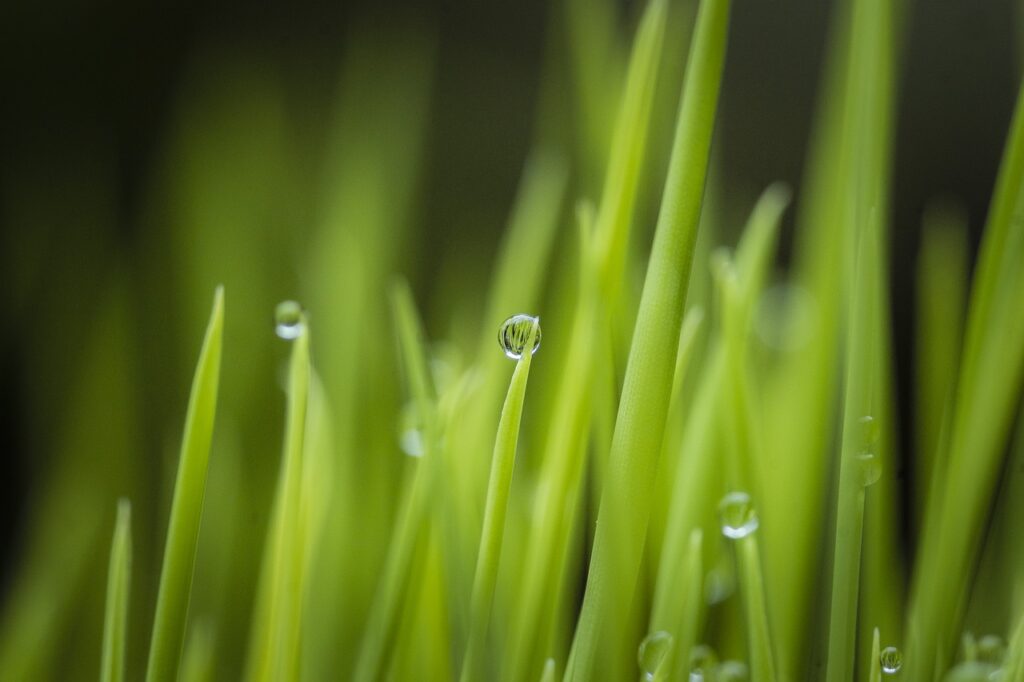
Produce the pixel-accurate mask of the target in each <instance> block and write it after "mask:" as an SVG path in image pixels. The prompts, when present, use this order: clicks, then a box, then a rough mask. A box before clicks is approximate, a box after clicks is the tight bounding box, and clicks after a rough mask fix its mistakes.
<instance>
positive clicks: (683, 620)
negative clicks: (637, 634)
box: [669, 528, 704, 680]
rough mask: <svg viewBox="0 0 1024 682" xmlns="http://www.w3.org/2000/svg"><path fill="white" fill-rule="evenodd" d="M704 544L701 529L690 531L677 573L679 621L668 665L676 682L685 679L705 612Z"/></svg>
mask: <svg viewBox="0 0 1024 682" xmlns="http://www.w3.org/2000/svg"><path fill="white" fill-rule="evenodd" d="M703 542H704V533H703V532H702V531H701V529H700V528H694V529H693V530H692V531H691V532H690V542H689V545H688V547H687V552H686V559H685V560H684V563H683V567H682V570H681V571H680V574H679V584H680V585H681V586H682V592H681V594H682V598H681V599H680V603H681V608H680V609H679V613H680V619H679V624H678V626H677V628H676V630H675V632H677V633H678V634H677V635H676V636H675V644H676V645H675V647H674V649H673V652H674V653H673V656H672V658H671V659H670V662H669V665H670V666H671V665H673V660H672V659H674V667H675V677H674V678H673V679H675V680H685V679H687V678H688V673H689V670H690V650H692V649H693V647H694V646H696V644H697V637H698V635H699V632H700V624H701V618H702V617H703V610H704V561H703V556H702V555H703Z"/></svg>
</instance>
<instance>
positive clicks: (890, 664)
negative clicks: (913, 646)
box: [878, 646, 903, 675]
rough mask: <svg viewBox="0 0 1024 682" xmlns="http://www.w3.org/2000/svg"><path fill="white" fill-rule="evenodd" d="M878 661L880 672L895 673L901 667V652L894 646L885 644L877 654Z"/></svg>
mask: <svg viewBox="0 0 1024 682" xmlns="http://www.w3.org/2000/svg"><path fill="white" fill-rule="evenodd" d="M878 662H879V663H881V664H882V672H883V673H885V674H886V675H895V674H896V673H898V672H899V670H900V668H902V667H903V654H901V653H900V650H899V649H897V648H896V647H894V646H887V647H885V648H884V649H882V653H880V654H879V655H878Z"/></svg>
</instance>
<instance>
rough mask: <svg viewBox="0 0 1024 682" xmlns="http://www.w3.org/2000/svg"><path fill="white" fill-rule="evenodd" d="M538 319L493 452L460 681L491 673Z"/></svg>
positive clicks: (511, 388)
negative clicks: (495, 605) (493, 623)
mask: <svg viewBox="0 0 1024 682" xmlns="http://www.w3.org/2000/svg"><path fill="white" fill-rule="evenodd" d="M539 323H540V320H539V319H538V318H534V321H533V325H532V327H531V329H530V333H529V334H528V335H527V337H526V339H527V340H526V344H525V346H524V348H525V351H524V352H523V354H522V357H521V358H520V359H519V360H518V361H517V362H516V368H515V371H514V372H513V373H512V380H511V382H510V383H509V387H508V395H507V397H506V398H505V405H504V407H502V410H501V421H500V422H499V423H498V433H497V435H496V437H495V441H494V456H493V459H492V463H491V475H490V482H489V484H488V486H487V502H486V506H485V509H484V526H483V533H482V535H481V537H480V550H479V553H478V555H477V564H476V574H475V575H474V578H473V593H472V599H471V601H470V626H469V641H468V643H467V645H466V655H465V659H464V660H463V663H462V674H461V679H462V681H463V682H471V681H472V680H477V679H482V678H487V677H490V675H488V674H487V673H486V667H487V666H486V660H485V658H486V651H485V649H486V646H487V630H488V627H489V624H490V619H491V604H492V602H493V601H494V586H495V583H496V582H497V579H498V562H499V561H500V559H501V545H502V537H503V535H504V532H505V517H506V513H507V511H508V496H509V490H510V489H511V486H512V472H513V470H514V468H515V460H516V447H517V445H518V442H519V423H520V420H521V419H522V416H523V402H524V401H525V399H526V382H527V380H528V379H529V376H530V364H531V361H532V358H533V352H532V350H531V349H532V348H533V343H534V339H535V338H536V336H537V334H538V333H539Z"/></svg>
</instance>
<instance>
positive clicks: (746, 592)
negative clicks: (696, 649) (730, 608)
mask: <svg viewBox="0 0 1024 682" xmlns="http://www.w3.org/2000/svg"><path fill="white" fill-rule="evenodd" d="M736 554H737V563H738V564H739V578H740V593H741V595H742V597H743V613H744V620H745V621H746V626H747V649H748V651H749V656H750V675H751V679H754V680H760V681H763V682H772V681H773V680H775V679H776V674H775V653H774V651H773V650H772V642H771V634H770V629H769V623H768V604H767V600H766V598H765V592H764V575H763V573H762V569H761V553H760V550H759V549H758V540H757V533H756V532H755V533H750V534H749V535H747V536H746V537H743V538H740V539H739V540H737V542H736Z"/></svg>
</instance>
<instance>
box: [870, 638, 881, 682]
mask: <svg viewBox="0 0 1024 682" xmlns="http://www.w3.org/2000/svg"><path fill="white" fill-rule="evenodd" d="M881 654H882V645H881V641H880V639H879V634H878V628H875V631H874V633H873V634H872V635H871V658H870V659H869V660H868V682H882V666H881V664H880V663H879V656H881Z"/></svg>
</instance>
